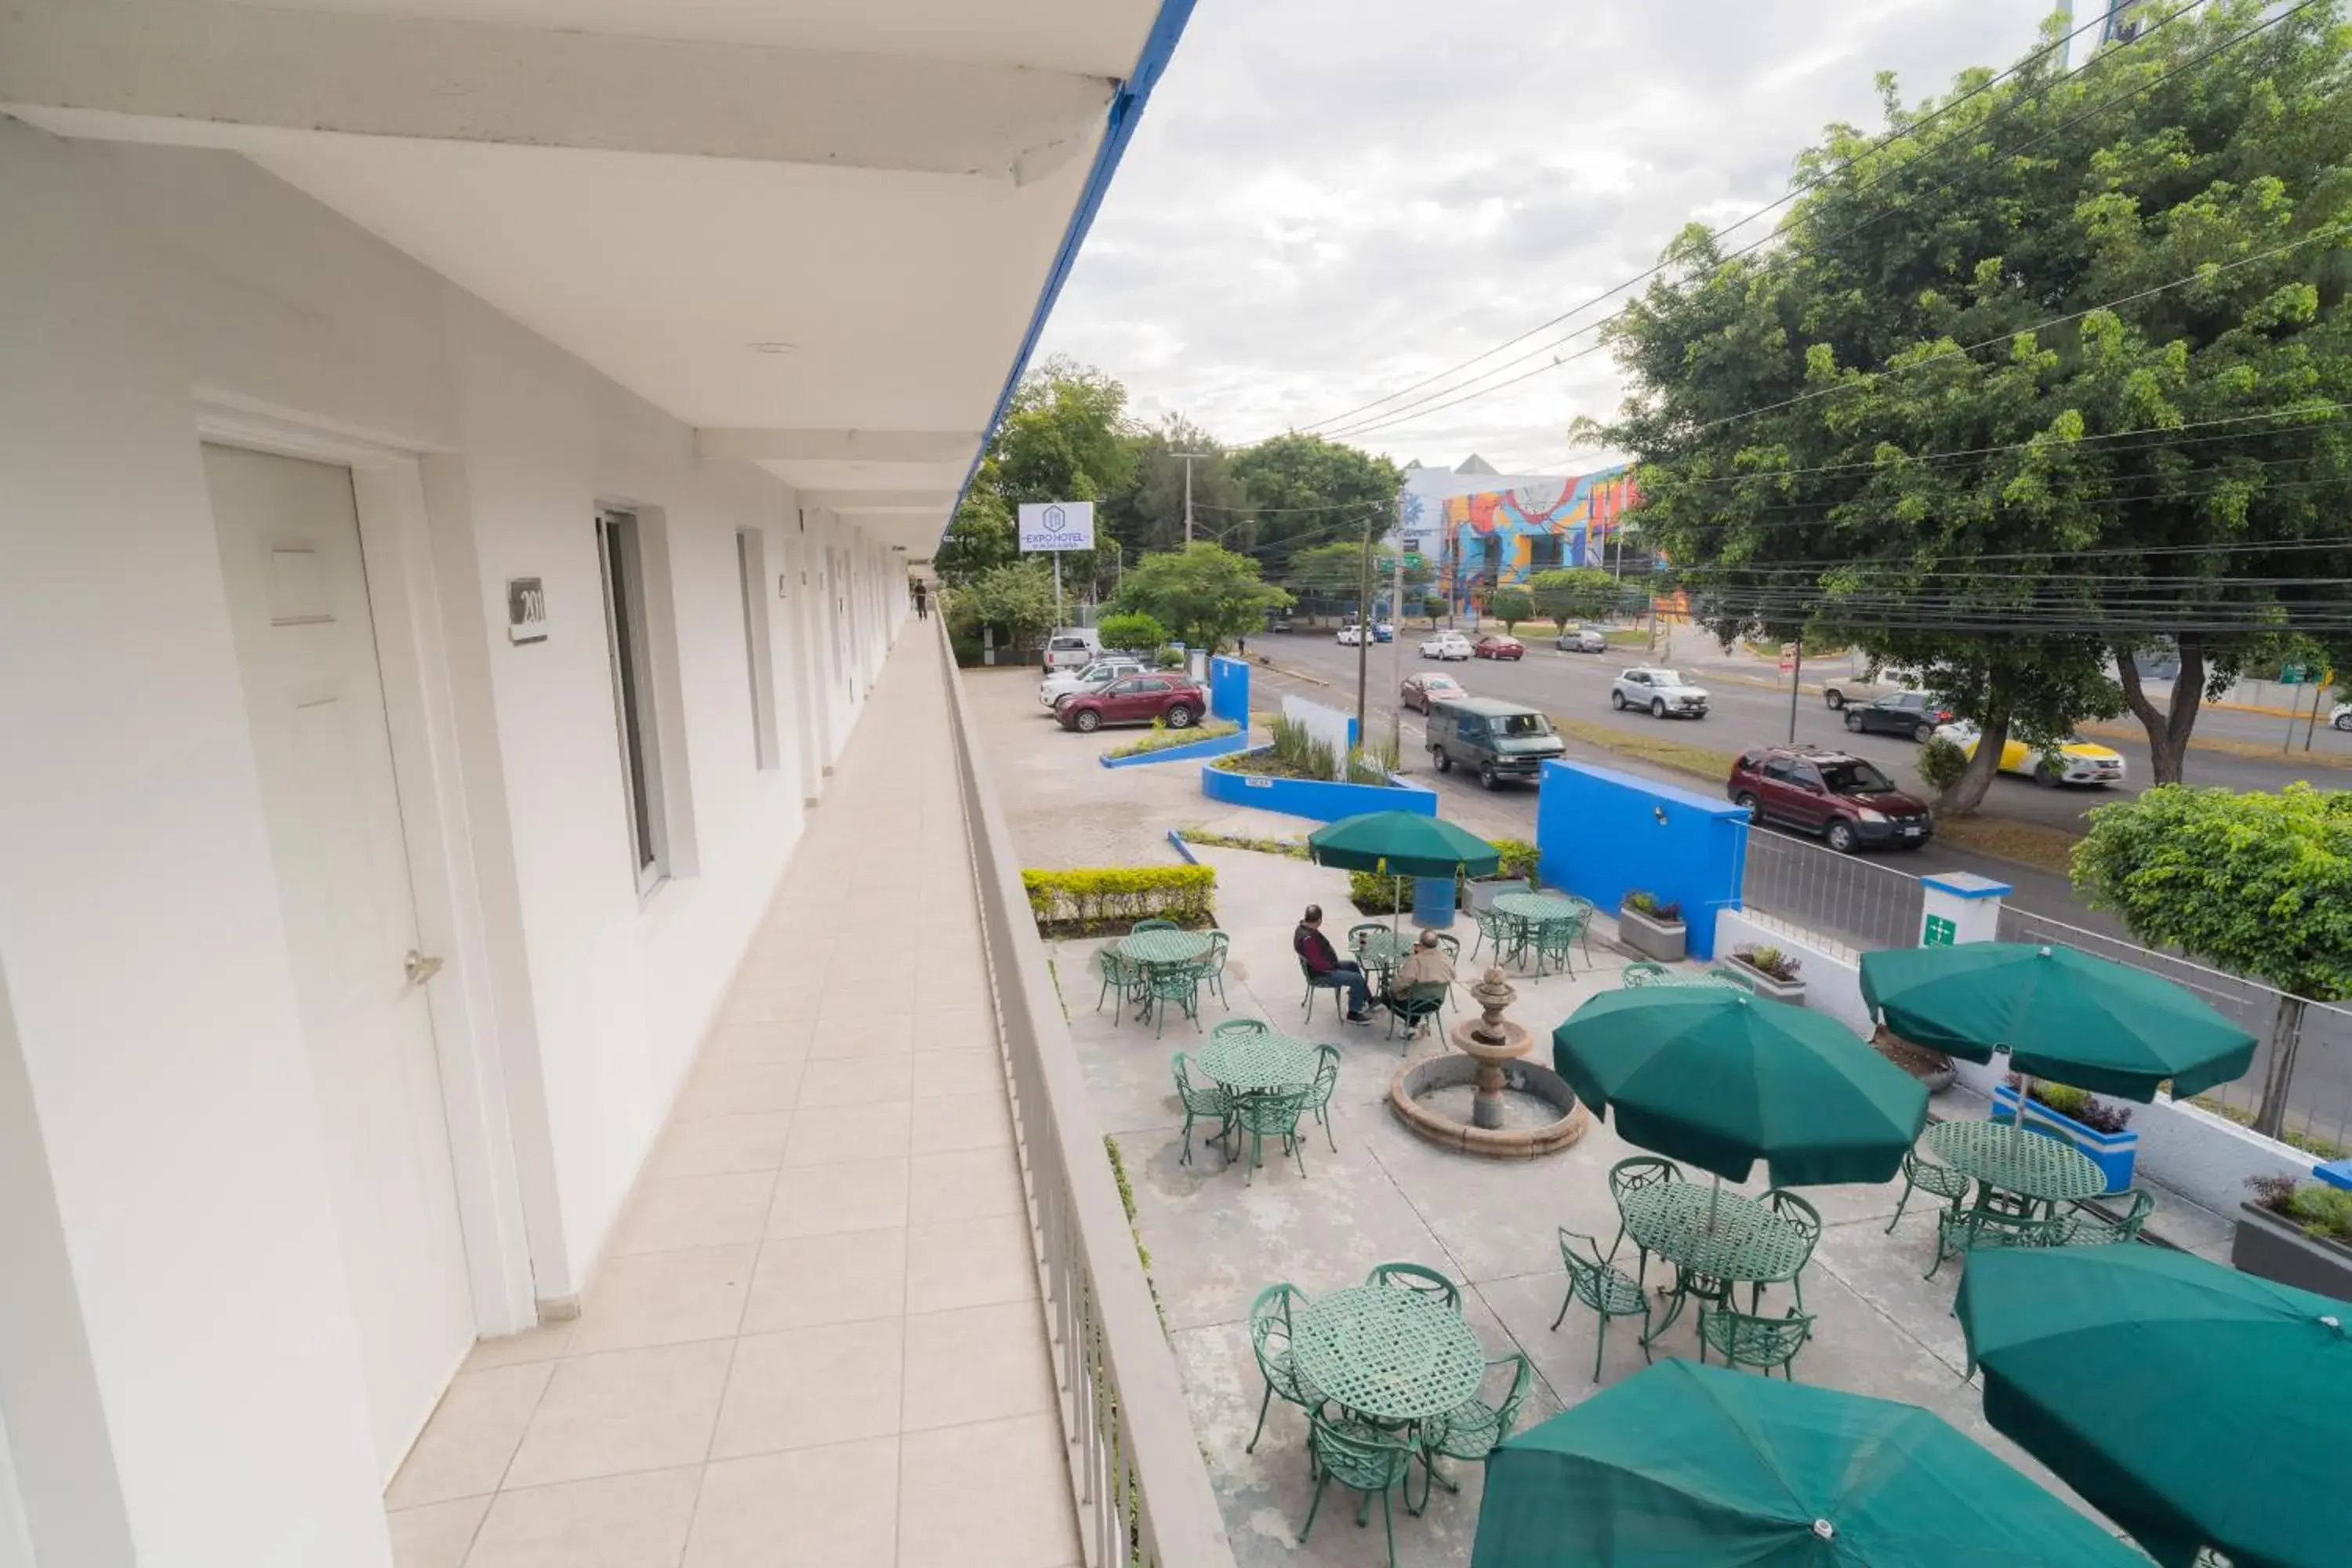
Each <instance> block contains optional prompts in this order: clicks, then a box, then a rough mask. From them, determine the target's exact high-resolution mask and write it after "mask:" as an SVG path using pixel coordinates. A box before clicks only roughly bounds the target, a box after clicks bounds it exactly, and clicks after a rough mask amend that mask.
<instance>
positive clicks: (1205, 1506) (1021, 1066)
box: [940, 637, 1234, 1568]
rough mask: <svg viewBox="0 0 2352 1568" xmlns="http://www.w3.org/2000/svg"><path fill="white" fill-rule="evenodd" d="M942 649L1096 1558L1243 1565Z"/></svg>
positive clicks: (1061, 1377) (1016, 863)
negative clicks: (1212, 1484)
mask: <svg viewBox="0 0 2352 1568" xmlns="http://www.w3.org/2000/svg"><path fill="white" fill-rule="evenodd" d="M940 649H941V653H942V657H943V658H947V660H948V691H949V700H950V708H951V710H952V714H953V722H952V723H951V724H950V730H952V731H953V732H954V737H955V748H956V760H957V763H958V772H959V774H960V782H961V786H962V790H963V806H964V824H965V829H966V833H967V835H968V837H969V838H970V841H971V858H972V870H973V873H974V879H975V882H976V885H977V887H978V889H979V901H980V912H981V921H982V926H983V927H984V932H983V946H984V950H985V952H986V953H987V958H988V966H989V970H990V973H991V978H992V988H993V990H994V992H995V999H996V1011H997V1022H998V1026H999V1027H1000V1030H1001V1033H1002V1037H1003V1044H1004V1052H1005V1057H1006V1060H1007V1062H1008V1064H1009V1066H1010V1068H1011V1072H1012V1079H1013V1121H1014V1123H1015V1126H1016V1127H1017V1129H1018V1131H1019V1140H1020V1145H1021V1154H1022V1163H1023V1164H1024V1167H1025V1168H1026V1170H1027V1173H1028V1179H1029V1194H1030V1208H1031V1217H1032V1219H1033V1220H1034V1225H1035V1235H1036V1247H1037V1262H1038V1267H1039V1270H1040V1278H1041V1279H1042V1281H1043V1284H1044V1289H1045V1301H1046V1308H1047V1313H1046V1315H1047V1321H1048V1324H1049V1327H1050V1330H1051V1332H1052V1336H1053V1341H1054V1350H1055V1358H1054V1359H1055V1377H1056V1380H1057V1381H1058V1383H1059V1384H1060V1385H1061V1394H1062V1429H1063V1431H1064V1433H1065V1434H1066V1436H1068V1438H1069V1442H1070V1468H1071V1479H1072V1486H1073V1489H1074V1491H1075V1493H1076V1498H1077V1502H1078V1517H1079V1523H1080V1527H1081V1528H1080V1534H1081V1537H1082V1539H1083V1544H1084V1547H1085V1550H1086V1554H1087V1557H1086V1560H1087V1563H1088V1565H1089V1568H1111V1565H1112V1564H1115V1563H1129V1564H1133V1565H1135V1568H1162V1565H1178V1568H1234V1553H1233V1548H1232V1545H1231V1544H1230V1543H1229V1542H1228V1541H1227V1539H1226V1535H1225V1526H1224V1519H1223V1514H1222V1513H1221V1511H1220V1510H1219V1509H1218V1506H1217V1499H1216V1494H1215V1492H1214V1491H1213V1489H1211V1487H1210V1484H1209V1472H1208V1466H1207V1464H1206V1462H1205V1461H1204V1460H1203V1459H1202V1457H1201V1448H1200V1445H1199V1442H1198V1440H1197V1439H1196V1438H1195V1437H1194V1436H1193V1433H1192V1415H1191V1414H1190V1412H1189V1411H1188V1410H1187V1409H1186V1407H1185V1404H1184V1391H1183V1388H1182V1386H1181V1384H1180V1383H1179V1382H1178V1380H1177V1376H1176V1358H1175V1355H1174V1353H1173V1352H1171V1350H1170V1348H1169V1344H1168V1338H1167V1333H1166V1331H1165V1330H1164V1329H1163V1328H1162V1327H1161V1326H1160V1313H1159V1309H1158V1308H1157V1306H1156V1305H1155V1304H1154V1303H1153V1301H1152V1299H1151V1287H1150V1283H1149V1281H1147V1280H1146V1279H1145V1278H1144V1273H1143V1264H1142V1260H1141V1259H1140V1258H1139V1257H1138V1256H1137V1253H1136V1239H1135V1233H1134V1231H1133V1230H1132V1229H1131V1228H1130V1227H1129V1223H1128V1218H1127V1214H1126V1211H1125V1210H1124V1209H1123V1208H1122V1207H1121V1206H1120V1203H1119V1195H1118V1185H1117V1184H1116V1182H1115V1180H1114V1178H1113V1176H1112V1173H1111V1168H1110V1160H1109V1156H1108V1152H1106V1150H1105V1147H1104V1143H1103V1129H1102V1124H1101V1121H1100V1120H1099V1118H1097V1115H1096V1114H1095V1110H1094V1106H1093V1103H1092V1101H1091V1100H1089V1099H1088V1098H1087V1082H1086V1076H1085V1073H1084V1072H1083V1070H1082V1069H1081V1068H1080V1067H1079V1065H1078V1056H1077V1050H1076V1047H1075V1046H1073V1045H1072V1044H1071V1042H1070V1034H1069V1028H1068V1026H1067V1024H1066V1021H1065V1020H1064V1018H1063V1016H1062V1007H1061V1001H1060V998H1059V997H1058V996H1057V994H1055V991H1054V989H1053V984H1052V981H1051V978H1050V975H1049V972H1048V970H1047V968H1046V963H1045V944H1044V943H1043V942H1041V941H1040V940H1039V938H1038V935H1037V927H1036V924H1035V922H1034V921H1033V920H1032V919H1031V917H1030V913H1029V900H1028V897H1027V895H1026V894H1025V893H1024V892H1023V891H1022V887H1021V862H1020V858H1019V856H1018V855H1017V853H1016V852H1015V850H1014V847H1013V836H1012V833H1011V831H1010V830H1009V829H1008V828H1007V827H1006V826H1005V824H1004V815H1003V809H1002V808H1001V807H1000V805H998V802H997V798H996V791H995V787H994V785H993V784H991V783H990V782H989V779H988V777H987V775H986V773H984V772H983V771H982V765H981V763H980V760H979V748H978V743H977V742H976V740H975V737H974V732H973V728H972V721H971V712H970V711H969V710H968V709H967V708H966V707H965V705H964V700H963V689H962V686H961V682H960V681H959V680H958V679H957V677H956V674H955V669H954V663H953V658H952V656H951V655H950V654H948V651H947V640H946V638H945V637H941V639H940Z"/></svg>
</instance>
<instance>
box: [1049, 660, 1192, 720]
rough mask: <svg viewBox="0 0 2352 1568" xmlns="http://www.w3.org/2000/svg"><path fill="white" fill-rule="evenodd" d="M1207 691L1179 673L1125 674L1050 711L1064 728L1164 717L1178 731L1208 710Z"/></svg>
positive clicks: (1162, 718)
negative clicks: (1097, 689) (1098, 689)
mask: <svg viewBox="0 0 2352 1568" xmlns="http://www.w3.org/2000/svg"><path fill="white" fill-rule="evenodd" d="M1208 708H1209V694H1208V693H1207V692H1205V691H1203V690H1202V689H1200V688H1199V687H1198V686H1195V685H1194V684H1193V683H1192V681H1190V680H1188V679H1185V678H1184V677H1183V676H1181V675H1129V676H1124V677H1122V678H1120V679H1118V680H1114V681H1112V682H1111V683H1110V684H1109V685H1108V686H1106V687H1104V688H1103V689H1101V690H1100V691H1088V692H1084V693H1081V694H1080V695H1078V696H1076V697H1072V698H1070V699H1068V700H1066V701H1064V702H1063V704H1062V705H1061V706H1060V707H1059V708H1057V709H1055V710H1054V717H1055V718H1056V719H1058V720H1060V721H1062V728H1063V729H1065V730H1076V731H1080V732H1081V733H1084V734H1089V735H1090V734H1092V733H1094V732H1095V731H1097V730H1099V729H1101V728H1102V727H1103V726H1104V725H1106V724H1149V723H1151V722H1153V721H1155V720H1164V721H1166V722H1167V725H1168V727H1169V728H1170V729H1171V730H1181V729H1185V728H1187V727H1188V726H1190V725H1191V723H1192V721H1193V720H1195V719H1197V718H1199V717H1200V716H1201V715H1202V713H1205V712H1207V711H1208Z"/></svg>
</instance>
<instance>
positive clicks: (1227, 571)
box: [1115, 541, 1290, 653]
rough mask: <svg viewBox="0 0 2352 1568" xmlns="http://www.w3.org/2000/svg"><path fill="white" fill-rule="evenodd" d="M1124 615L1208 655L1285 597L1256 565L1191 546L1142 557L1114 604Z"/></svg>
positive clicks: (1215, 548) (1218, 548) (1217, 549)
mask: <svg viewBox="0 0 2352 1568" xmlns="http://www.w3.org/2000/svg"><path fill="white" fill-rule="evenodd" d="M1115 603H1116V605H1118V609H1119V611H1120V612H1121V613H1124V614H1137V615H1147V616H1151V617H1152V618H1153V619H1154V620H1156V621H1158V622H1159V623H1160V625H1161V626H1164V627H1166V628H1167V629H1168V631H1169V632H1170V633H1171V635H1173V636H1175V637H1180V638H1181V639H1182V640H1183V641H1184V642H1185V643H1186V644H1188V645H1190V646H1192V647H1205V648H1207V649H1208V650H1209V651H1210V652H1212V653H1214V652H1216V651H1218V650H1219V649H1221V648H1222V647H1224V645H1225V644H1226V643H1228V642H1230V641H1232V640H1233V639H1234V637H1242V636H1246V635H1247V634H1248V633H1250V632H1251V631H1253V630H1255V629H1256V628H1257V627H1259V626H1263V625H1264V624H1265V613H1266V611H1268V610H1272V609H1279V608H1281V607H1282V606H1284V605H1287V604H1289V603H1290V595H1288V594H1286V593H1284V592H1283V591H1282V590H1281V589H1280V588H1277V587H1275V586H1274V585H1273V584H1269V583H1267V582H1265V581H1264V580H1263V579H1262V578H1261V577H1260V575H1259V573H1258V564H1257V563H1256V562H1255V561H1253V560H1251V559H1250V558H1249V557H1248V556H1246V555H1240V554H1236V553H1235V552H1233V551H1230V550H1227V549H1225V548H1224V547H1223V545H1217V544H1210V543H1207V542H1200V541H1196V542H1193V543H1192V544H1191V545H1189V546H1187V547H1186V548H1184V549H1182V550H1171V551H1163V552H1160V553H1159V554H1157V555H1147V556H1145V557H1144V558H1143V559H1142V560H1141V561H1140V562H1139V563H1136V564H1135V565H1134V566H1133V567H1131V568H1129V571H1128V574H1127V578H1126V581H1125V582H1123V583H1122V584H1120V585H1119V591H1118V598H1117V600H1116V601H1115Z"/></svg>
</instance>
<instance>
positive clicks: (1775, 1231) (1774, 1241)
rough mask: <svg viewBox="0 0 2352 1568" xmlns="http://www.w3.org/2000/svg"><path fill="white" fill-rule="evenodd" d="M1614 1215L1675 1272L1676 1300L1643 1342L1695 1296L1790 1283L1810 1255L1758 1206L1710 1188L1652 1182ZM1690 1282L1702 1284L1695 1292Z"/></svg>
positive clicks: (1807, 1246) (1799, 1238) (1802, 1240)
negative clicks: (1738, 1286)
mask: <svg viewBox="0 0 2352 1568" xmlns="http://www.w3.org/2000/svg"><path fill="white" fill-rule="evenodd" d="M1618 1211H1619V1212H1620V1213H1621V1214H1622V1215H1624V1218H1625V1234H1626V1235H1628V1236H1630V1237H1633V1239H1634V1241H1636V1242H1637V1243H1639V1244H1640V1245H1641V1247H1642V1249H1643V1251H1645V1252H1649V1253H1652V1254H1654V1255H1655V1256H1656V1257H1659V1258H1664V1259H1665V1260H1666V1261H1667V1262H1668V1263H1671V1264H1673V1265H1674V1266H1675V1289H1674V1300H1673V1301H1672V1303H1671V1304H1670V1305H1669V1306H1668V1307H1667V1309H1666V1314H1665V1316H1664V1317H1663V1318H1661V1319H1659V1320H1658V1321H1657V1323H1656V1324H1655V1325H1654V1326H1653V1327H1652V1328H1651V1330H1650V1332H1649V1334H1648V1336H1647V1337H1646V1338H1644V1339H1643V1344H1650V1343H1653V1342H1655V1341H1656V1339H1657V1337H1658V1336H1659V1335H1660V1334H1663V1333H1664V1332H1665V1331H1666V1330H1667V1329H1668V1328H1670V1327H1671V1326H1673V1323H1674V1321H1675V1319H1676V1318H1679V1317H1681V1316H1682V1312H1683V1308H1684V1307H1685V1305H1686V1304H1687V1301H1688V1299H1689V1297H1690V1296H1692V1295H1693V1294H1699V1295H1702V1296H1705V1297H1706V1299H1708V1300H1717V1299H1718V1298H1721V1299H1727V1298H1728V1295H1729V1291H1730V1288H1731V1287H1732V1285H1734V1284H1735V1283H1740V1284H1748V1285H1755V1286H1764V1285H1777V1284H1780V1283H1783V1282H1785V1281H1787V1280H1791V1279H1795V1278H1796V1277H1797V1274H1798V1271H1799V1270H1801V1268H1804V1266H1805V1261H1806V1259H1807V1258H1809V1257H1811V1252H1812V1244H1811V1242H1810V1241H1808V1240H1807V1239H1806V1237H1805V1235H1804V1233H1803V1232H1802V1231H1800V1230H1799V1229H1798V1228H1797V1227H1796V1226H1793V1225H1790V1223H1789V1222H1788V1221H1787V1220H1785V1219H1782V1218H1781V1217H1780V1215H1777V1214H1774V1213H1773V1212H1772V1210H1771V1209H1770V1208H1769V1206H1767V1205H1765V1204H1764V1203H1762V1202H1761V1201H1760V1200H1759V1199H1756V1198H1751V1197H1749V1196H1748V1195H1747V1194H1744V1193H1733V1192H1725V1191H1722V1190H1720V1189H1718V1188H1717V1186H1716V1185H1715V1184H1713V1183H1711V1182H1653V1183H1651V1184H1649V1185H1648V1186H1645V1187H1637V1188H1635V1189H1633V1191H1632V1192H1629V1193H1627V1194H1625V1195H1624V1198H1623V1200H1622V1202H1621V1203H1620V1204H1619V1205H1618ZM1695 1280H1696V1281H1705V1282H1707V1283H1706V1285H1705V1287H1704V1288H1703V1289H1697V1290H1694V1289H1693V1281H1695Z"/></svg>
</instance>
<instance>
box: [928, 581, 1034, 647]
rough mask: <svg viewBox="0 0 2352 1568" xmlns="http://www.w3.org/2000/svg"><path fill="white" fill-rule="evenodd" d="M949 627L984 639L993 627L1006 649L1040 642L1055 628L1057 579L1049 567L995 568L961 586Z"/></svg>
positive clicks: (951, 603) (954, 594) (951, 602)
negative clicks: (984, 632)
mask: <svg viewBox="0 0 2352 1568" xmlns="http://www.w3.org/2000/svg"><path fill="white" fill-rule="evenodd" d="M947 613H948V624H949V626H950V627H953V628H954V629H956V630H959V631H962V632H965V633H968V634H970V635H971V636H975V637H976V636H978V635H979V633H980V630H981V628H982V627H983V626H986V627H992V628H994V630H995V632H996V637H997V641H998V643H999V644H1000V645H1001V646H1004V647H1021V646H1023V645H1024V644H1025V643H1030V642H1034V641H1035V640H1036V639H1037V638H1038V637H1041V636H1043V635H1044V634H1045V632H1046V631H1047V630H1049V629H1051V627H1052V626H1053V625H1054V577H1053V573H1052V572H1051V570H1050V569H1049V568H1048V567H1047V565H1046V563H1045V562H1043V561H1035V560H1032V561H1022V562H1016V563H1013V565H1010V566H992V567H990V568H988V569H987V570H985V571H982V572H979V573H976V574H973V575H972V576H971V577H969V578H967V579H965V580H964V581H963V582H961V583H960V584H955V585H954V587H953V588H952V589H951V590H950V593H949V595H948V612H947Z"/></svg>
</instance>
